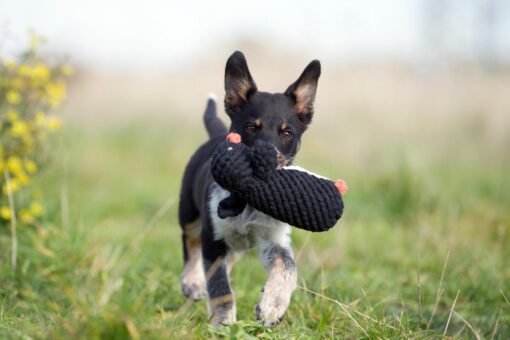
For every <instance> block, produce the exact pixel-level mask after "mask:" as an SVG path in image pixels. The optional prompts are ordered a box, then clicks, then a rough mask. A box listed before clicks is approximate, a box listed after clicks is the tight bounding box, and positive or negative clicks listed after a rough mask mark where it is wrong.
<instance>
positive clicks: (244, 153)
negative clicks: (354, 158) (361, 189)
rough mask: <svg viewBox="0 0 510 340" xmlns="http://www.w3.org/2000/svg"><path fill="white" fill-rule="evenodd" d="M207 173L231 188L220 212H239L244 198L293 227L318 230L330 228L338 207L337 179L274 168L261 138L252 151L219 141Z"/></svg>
mask: <svg viewBox="0 0 510 340" xmlns="http://www.w3.org/2000/svg"><path fill="white" fill-rule="evenodd" d="M237 136H238V135H237ZM211 173H212V176H213V178H214V179H215V180H216V182H217V183H218V184H219V185H220V186H221V187H222V188H224V189H225V190H228V191H230V192H231V195H230V196H229V197H227V198H225V199H224V200H222V201H221V202H220V204H219V206H218V216H219V217H221V218H226V217H232V216H236V215H239V214H241V213H242V211H243V210H244V208H245V206H246V203H247V204H249V205H250V206H252V207H253V208H255V209H257V210H259V211H261V212H263V213H265V214H267V215H269V216H271V217H273V218H275V219H277V220H280V221H283V222H285V223H288V224H290V225H292V226H295V227H297V228H300V229H304V230H308V231H313V232H320V231H326V230H328V229H330V228H332V227H333V226H334V225H335V224H336V222H337V221H338V220H339V219H340V217H341V216H342V213H343V208H344V204H343V201H342V196H341V193H340V192H341V191H342V190H343V188H346V187H343V186H344V185H345V183H344V182H343V181H342V182H341V183H339V182H337V183H334V182H333V181H330V180H328V179H325V178H322V177H317V176H315V175H313V174H310V173H308V172H305V171H300V170H296V169H285V168H284V169H277V158H276V151H275V149H274V147H273V146H272V145H270V144H268V143H265V142H260V143H257V144H256V145H255V147H254V150H253V151H251V150H250V149H249V148H248V147H247V146H246V145H244V144H242V143H232V142H229V141H228V140H227V141H224V142H222V143H221V144H219V145H218V147H217V148H216V150H215V152H214V154H213V157H212V162H211ZM339 184H341V186H339Z"/></svg>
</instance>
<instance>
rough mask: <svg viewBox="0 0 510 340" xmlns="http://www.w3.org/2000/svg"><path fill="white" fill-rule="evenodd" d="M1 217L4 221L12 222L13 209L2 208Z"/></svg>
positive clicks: (0, 209) (0, 210)
mask: <svg viewBox="0 0 510 340" xmlns="http://www.w3.org/2000/svg"><path fill="white" fill-rule="evenodd" d="M0 217H1V218H3V219H4V220H10V219H11V209H9V207H6V206H3V207H1V208H0Z"/></svg>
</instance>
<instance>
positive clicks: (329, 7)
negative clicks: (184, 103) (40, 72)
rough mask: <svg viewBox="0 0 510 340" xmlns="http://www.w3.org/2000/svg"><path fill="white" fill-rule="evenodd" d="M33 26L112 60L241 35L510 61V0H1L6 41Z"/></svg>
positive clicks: (89, 59) (19, 38)
mask: <svg viewBox="0 0 510 340" xmlns="http://www.w3.org/2000/svg"><path fill="white" fill-rule="evenodd" d="M28 27H32V28H34V29H35V30H36V31H37V32H38V33H40V34H43V35H44V36H46V37H48V38H49V39H48V40H49V42H50V43H49V46H48V48H49V49H51V50H55V51H59V52H65V53H67V54H69V55H70V56H71V58H72V59H71V60H72V62H73V63H75V64H78V65H85V66H90V67H96V68H104V69H128V70H157V69H160V68H168V67H172V66H176V65H183V64H186V63H187V62H188V61H193V60H194V59H196V57H197V56H202V57H203V56H207V54H208V53H214V49H215V47H217V46H218V45H220V44H228V43H235V42H236V41H242V40H243V39H248V40H253V41H257V43H258V44H260V46H262V47H264V48H266V47H267V48H268V49H270V48H272V46H278V47H279V48H282V49H285V48H286V47H288V48H289V50H291V51H292V53H299V51H300V50H301V51H304V52H310V51H312V50H313V54H314V55H320V56H321V58H322V59H326V60H327V59H329V60H334V61H338V62H352V61H359V60H368V61H376V62H377V61H384V60H388V59H391V60H401V61H405V62H411V63H433V62H437V61H439V60H442V59H444V58H453V59H455V60H460V61H468V62H487V61H489V62H494V61H496V62H503V63H509V62H510V1H507V0H464V1H455V0H450V1H448V0H388V1H380V0H357V1H304V0H295V1H290V0H286V1H269V0H258V1H227V0H216V1H163V0H147V1H135V0H87V1H83V0H78V1H68V0H0V44H2V45H1V46H0V50H3V51H4V53H6V54H9V53H13V51H16V50H18V49H19V46H20V45H21V44H22V43H24V42H25V41H26V40H25V35H24V33H25V32H26V29H27V28H28ZM202 59H203V58H202Z"/></svg>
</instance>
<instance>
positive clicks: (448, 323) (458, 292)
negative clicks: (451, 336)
mask: <svg viewBox="0 0 510 340" xmlns="http://www.w3.org/2000/svg"><path fill="white" fill-rule="evenodd" d="M459 294H460V289H459V290H458V291H457V295H455V300H453V304H452V308H451V309H450V314H449V315H448V321H446V326H445V328H444V332H443V336H446V332H447V331H448V326H449V325H450V320H451V318H452V314H453V311H454V309H455V304H456V303H457V298H458V297H459Z"/></svg>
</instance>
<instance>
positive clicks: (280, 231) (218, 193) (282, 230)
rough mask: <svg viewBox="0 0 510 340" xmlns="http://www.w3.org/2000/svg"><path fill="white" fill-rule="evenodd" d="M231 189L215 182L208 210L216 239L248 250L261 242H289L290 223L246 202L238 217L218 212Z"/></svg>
mask: <svg viewBox="0 0 510 340" xmlns="http://www.w3.org/2000/svg"><path fill="white" fill-rule="evenodd" d="M229 195H230V193H229V192H228V191H226V190H224V189H222V188H221V187H220V186H219V185H218V184H217V183H213V184H212V189H211V195H210V198H209V212H210V215H211V220H212V223H213V227H214V233H215V238H216V239H218V240H219V239H224V240H225V242H226V243H227V245H228V246H229V248H230V249H231V250H245V249H248V248H251V247H253V246H255V245H257V244H259V243H260V242H273V243H275V244H278V245H281V246H289V245H290V226H289V225H288V224H287V223H284V222H281V221H279V220H276V219H274V218H272V217H270V216H268V215H266V214H264V213H262V212H260V211H258V210H256V209H254V208H252V207H251V206H249V205H247V206H246V208H245V209H244V211H243V212H242V213H241V214H240V215H238V216H235V217H227V218H225V219H222V218H220V217H219V216H218V204H219V203H220V201H221V200H223V199H224V198H226V197H228V196H229Z"/></svg>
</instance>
